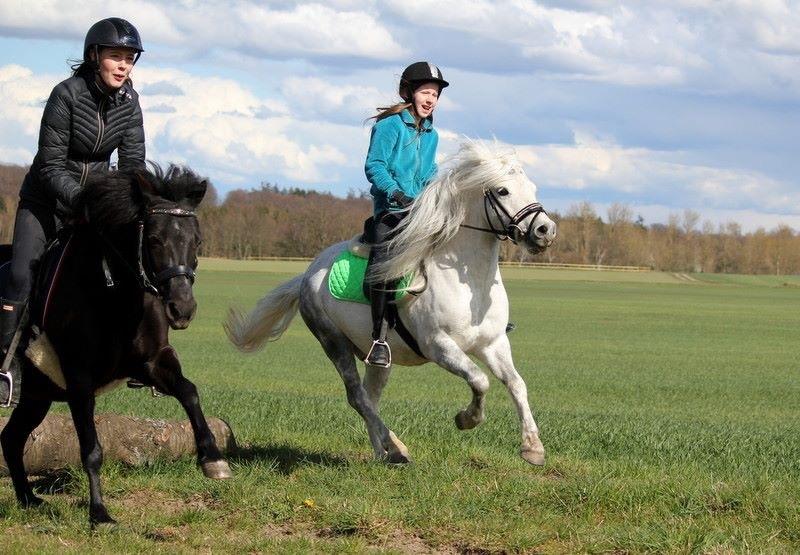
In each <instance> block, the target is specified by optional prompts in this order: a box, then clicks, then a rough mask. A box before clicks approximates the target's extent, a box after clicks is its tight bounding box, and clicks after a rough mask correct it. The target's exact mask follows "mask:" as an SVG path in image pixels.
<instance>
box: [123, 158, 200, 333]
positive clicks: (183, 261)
mask: <svg viewBox="0 0 800 555" xmlns="http://www.w3.org/2000/svg"><path fill="white" fill-rule="evenodd" d="M151 168H152V171H139V172H137V173H136V174H135V182H136V184H137V185H138V188H139V192H140V193H141V199H142V204H141V212H140V224H139V225H140V227H139V229H140V242H141V243H140V244H141V259H142V260H141V262H142V266H143V269H144V276H145V277H146V280H147V281H148V282H149V285H150V287H151V288H152V289H154V292H156V293H157V294H158V295H159V296H160V297H161V298H162V300H163V303H164V309H165V312H166V316H167V321H168V322H169V325H170V326H171V327H172V328H173V329H185V328H186V327H188V325H189V322H191V320H192V318H194V314H195V311H196V309H197V302H196V301H195V300H194V293H193V291H192V285H193V284H194V279H195V270H196V269H197V249H198V247H199V246H200V242H201V235H200V225H199V223H198V221H197V215H196V213H195V211H196V209H197V207H198V206H199V204H200V202H201V201H202V200H203V196H204V195H205V192H206V188H207V187H208V182H207V181H206V180H205V179H201V178H200V177H198V176H197V175H196V174H194V173H193V172H192V171H191V170H189V169H187V168H180V167H177V166H173V165H170V166H169V168H168V169H167V170H166V171H162V170H161V168H160V167H158V166H157V165H151Z"/></svg>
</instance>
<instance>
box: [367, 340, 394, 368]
mask: <svg viewBox="0 0 800 555" xmlns="http://www.w3.org/2000/svg"><path fill="white" fill-rule="evenodd" d="M375 347H379V348H380V347H386V354H387V355H388V356H387V361H386V362H385V363H381V364H376V363H375V362H373V361H371V360H370V359H371V358H372V355H373V353H374V352H375ZM364 362H366V363H367V364H369V365H371V366H378V367H381V368H389V367H390V366H391V365H392V349H391V348H389V344H388V343H387V342H386V341H383V340H380V339H375V340H374V341H373V342H372V347H370V349H369V352H368V353H367V357H366V358H365V359H364Z"/></svg>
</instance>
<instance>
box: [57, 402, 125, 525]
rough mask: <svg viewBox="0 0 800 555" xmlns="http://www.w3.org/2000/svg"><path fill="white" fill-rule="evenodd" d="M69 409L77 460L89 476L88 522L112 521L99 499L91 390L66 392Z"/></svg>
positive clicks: (97, 448) (99, 460)
mask: <svg viewBox="0 0 800 555" xmlns="http://www.w3.org/2000/svg"><path fill="white" fill-rule="evenodd" d="M68 403H69V410H70V412H71V413H72V422H73V423H74V424H75V431H76V432H77V433H78V444H79V445H80V448H81V462H82V463H83V469H84V470H85V471H86V476H87V477H88V478H89V522H90V523H91V524H92V526H95V525H96V524H104V523H108V524H114V523H115V522H116V521H115V520H114V519H113V518H111V516H110V515H109V514H108V509H106V506H105V503H103V493H102V491H101V488H100V467H101V466H102V465H103V447H102V446H101V445H100V441H99V440H98V439H97V429H96V428H95V425H94V394H93V393H91V392H87V393H81V394H79V395H76V394H75V393H74V392H70V398H69V401H68Z"/></svg>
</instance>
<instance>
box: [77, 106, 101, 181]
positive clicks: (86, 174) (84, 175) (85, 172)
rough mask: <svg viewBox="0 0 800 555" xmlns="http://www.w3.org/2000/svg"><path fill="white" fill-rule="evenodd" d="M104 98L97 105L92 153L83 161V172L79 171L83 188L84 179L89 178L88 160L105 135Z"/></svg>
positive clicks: (95, 151)
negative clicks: (95, 134)
mask: <svg viewBox="0 0 800 555" xmlns="http://www.w3.org/2000/svg"><path fill="white" fill-rule="evenodd" d="M105 103H106V98H105V97H103V98H101V99H100V104H98V105H97V140H96V141H95V142H94V148H92V153H91V154H90V155H89V157H87V158H85V159H84V161H83V170H81V181H80V186H81V187H83V185H84V183H86V179H87V178H88V177H89V158H91V157H92V156H94V155H95V154H96V153H97V149H99V148H100V143H102V142H103V133H105V130H106V125H105V122H104V121H103V107H104V106H105Z"/></svg>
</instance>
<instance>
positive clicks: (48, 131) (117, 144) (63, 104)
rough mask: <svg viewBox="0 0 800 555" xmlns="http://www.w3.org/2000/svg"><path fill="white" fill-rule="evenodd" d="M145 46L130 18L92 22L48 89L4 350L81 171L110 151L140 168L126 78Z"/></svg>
mask: <svg viewBox="0 0 800 555" xmlns="http://www.w3.org/2000/svg"><path fill="white" fill-rule="evenodd" d="M143 51H144V48H142V41H141V38H140V37H139V32H138V31H137V30H136V28H135V27H134V26H133V25H131V24H130V23H129V22H127V21H125V20H124V19H120V18H118V17H110V18H107V19H103V20H101V21H98V22H97V23H95V24H94V25H92V26H91V27H90V28H89V31H88V32H87V33H86V40H85V41H84V44H83V61H82V62H81V63H80V64H79V65H77V66H73V74H72V77H70V78H68V79H66V80H65V81H62V82H61V83H59V84H58V85H56V86H55V88H54V89H53V91H52V92H51V93H50V98H49V99H48V101H47V105H46V106H45V108H44V114H43V115H42V123H41V127H40V129H39V149H38V151H37V153H36V156H35V157H34V159H33V163H32V164H31V167H30V170H29V171H28V174H27V175H26V176H25V180H24V181H23V183H22V188H21V190H20V195H19V196H20V202H19V206H18V207H17V214H16V220H15V224H14V239H13V244H12V259H11V270H10V275H9V280H8V284H7V285H6V287H5V290H4V291H3V292H2V298H0V348H2V349H3V353H5V352H7V350H8V347H9V345H10V343H11V340H12V338H13V336H14V333H15V331H16V329H17V325H18V324H19V320H20V317H21V314H22V311H23V308H24V306H25V304H26V303H27V300H28V295H29V294H30V290H31V282H32V278H31V264H32V263H34V262H35V261H37V260H38V259H39V258H40V257H41V256H42V253H43V252H44V250H45V246H46V245H47V244H48V243H49V242H50V241H51V240H52V239H53V238H54V237H55V235H56V230H57V229H58V228H60V227H61V226H62V224H63V222H64V220H65V219H69V218H70V217H73V216H74V214H73V213H72V210H73V208H74V206H75V202H76V199H77V197H78V195H79V193H80V191H81V187H82V186H83V184H84V183H85V182H86V178H87V176H88V175H89V174H90V173H92V172H98V171H105V170H107V169H108V167H109V160H110V157H111V153H112V152H113V151H114V150H117V151H118V158H119V169H120V170H123V171H126V170H136V169H139V168H144V164H145V147H144V127H143V125H142V110H141V108H140V107H139V97H138V94H137V93H136V91H134V90H133V84H132V82H131V80H130V78H129V76H130V72H131V69H133V65H134V64H135V63H136V61H137V60H138V58H139V56H140V55H141V53H142V52H143ZM3 358H5V357H3ZM9 371H10V373H11V376H12V378H13V379H11V380H10V379H9V377H8V375H7V374H2V373H1V372H0V403H5V404H8V402H9V401H11V402H13V401H16V400H18V399H19V385H20V378H21V376H20V372H19V365H18V364H11V367H10V368H9ZM12 381H13V391H12V387H11V386H10V384H11V383H12ZM14 404H15V403H14Z"/></svg>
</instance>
